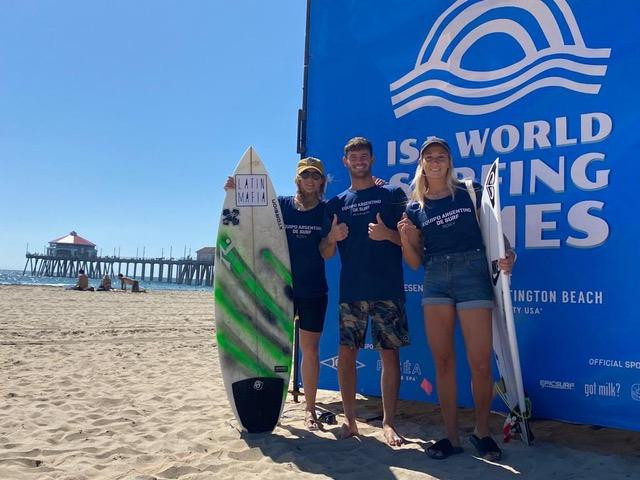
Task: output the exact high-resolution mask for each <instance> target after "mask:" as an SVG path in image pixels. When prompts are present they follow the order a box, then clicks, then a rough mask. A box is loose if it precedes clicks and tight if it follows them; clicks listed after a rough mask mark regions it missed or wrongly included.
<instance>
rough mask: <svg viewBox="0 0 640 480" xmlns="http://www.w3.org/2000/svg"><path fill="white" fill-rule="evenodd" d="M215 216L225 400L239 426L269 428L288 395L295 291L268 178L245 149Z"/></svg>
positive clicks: (252, 153) (217, 303)
mask: <svg viewBox="0 0 640 480" xmlns="http://www.w3.org/2000/svg"><path fill="white" fill-rule="evenodd" d="M233 175H234V177H235V184H236V188H235V189H229V190H227V192H226V195H225V199H224V204H223V206H222V211H221V214H220V224H219V227H218V237H217V241H216V256H215V270H214V298H215V321H216V340H217V347H218V356H219V360H220V369H221V372H222V379H223V382H224V386H225V389H226V392H227V397H228V399H229V404H230V405H231V408H232V410H233V413H234V414H235V416H236V418H237V420H238V422H239V424H240V425H241V426H242V429H243V430H244V431H247V432H250V433H259V432H270V431H272V430H273V429H274V428H275V426H276V424H277V423H278V419H279V418H280V415H281V413H282V407H283V406H284V402H285V400H286V395H287V388H288V386H289V376H290V370H291V354H292V348H293V334H294V331H293V290H292V286H291V266H290V263H289V250H288V247H287V237H286V233H285V225H284V222H283V220H282V213H281V211H280V205H279V203H278V199H277V197H276V193H275V191H274V189H273V185H272V183H271V180H270V179H269V175H268V173H267V171H266V170H265V167H264V164H263V163H262V161H261V160H260V157H259V156H258V154H257V153H256V151H255V150H254V149H253V147H249V148H248V149H247V151H246V152H245V153H244V155H243V156H242V158H241V159H240V162H239V163H238V165H237V167H236V169H235V171H234V173H233Z"/></svg>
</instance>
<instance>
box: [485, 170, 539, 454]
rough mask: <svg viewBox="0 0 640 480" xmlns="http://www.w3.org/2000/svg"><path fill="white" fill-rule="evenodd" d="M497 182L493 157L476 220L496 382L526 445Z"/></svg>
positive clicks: (526, 424) (526, 426) (527, 437)
mask: <svg viewBox="0 0 640 480" xmlns="http://www.w3.org/2000/svg"><path fill="white" fill-rule="evenodd" d="M499 186H500V182H499V172H498V159H496V160H495V162H493V165H491V168H490V169H489V172H488V173H487V177H486V178H485V181H484V188H483V190H482V201H481V211H480V219H479V220H480V230H481V231H482V238H483V240H484V244H485V248H486V253H487V261H488V262H489V272H490V274H491V281H492V284H493V292H494V295H495V302H496V305H495V308H494V309H493V350H494V353H495V357H496V363H497V365H498V371H499V373H500V377H501V379H500V382H499V383H498V385H497V386H498V391H499V393H500V394H501V396H502V398H503V400H504V401H505V403H506V404H507V407H508V408H509V410H510V418H511V420H512V421H513V422H514V424H515V426H516V431H519V432H520V435H521V437H522V439H523V441H525V442H526V443H527V445H531V444H532V443H533V434H532V433H531V429H530V428H529V422H528V418H529V415H530V413H531V412H530V408H529V406H528V403H527V399H526V398H525V394H524V388H523V384H522V372H521V369H520V355H519V353H518V340H517V337H516V328H515V322H514V319H513V307H512V305H511V290H510V286H509V275H505V274H504V273H502V271H501V270H500V269H499V268H498V259H500V258H504V256H505V244H504V237H503V232H502V218H501V210H500V190H499Z"/></svg>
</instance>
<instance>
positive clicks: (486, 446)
mask: <svg viewBox="0 0 640 480" xmlns="http://www.w3.org/2000/svg"><path fill="white" fill-rule="evenodd" d="M469 441H470V442H471V444H472V445H473V446H474V447H476V450H477V452H478V456H480V457H482V458H484V459H485V460H489V461H490V462H497V461H498V460H500V459H501V458H502V450H500V447H499V446H498V444H497V443H496V441H495V440H494V439H493V438H491V437H488V436H487V437H483V438H480V437H478V436H477V435H476V434H475V433H474V434H473V435H471V436H470V437H469Z"/></svg>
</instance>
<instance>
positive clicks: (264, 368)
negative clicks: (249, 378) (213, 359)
mask: <svg viewBox="0 0 640 480" xmlns="http://www.w3.org/2000/svg"><path fill="white" fill-rule="evenodd" d="M216 338H217V340H218V348H219V349H220V350H221V351H223V352H224V353H226V354H228V355H230V356H231V357H233V359H234V360H235V361H236V362H238V363H239V364H241V365H242V366H243V367H244V368H246V369H248V370H250V371H251V372H253V373H255V374H256V376H261V377H275V376H276V375H274V373H273V371H272V369H271V368H269V366H268V365H265V364H264V363H262V362H260V361H259V360H258V359H256V357H255V354H254V353H253V352H248V351H246V349H245V348H243V347H242V346H240V345H238V344H237V343H235V342H234V341H233V340H231V339H230V338H229V336H228V335H227V334H226V333H225V332H222V331H220V330H218V331H217V332H216Z"/></svg>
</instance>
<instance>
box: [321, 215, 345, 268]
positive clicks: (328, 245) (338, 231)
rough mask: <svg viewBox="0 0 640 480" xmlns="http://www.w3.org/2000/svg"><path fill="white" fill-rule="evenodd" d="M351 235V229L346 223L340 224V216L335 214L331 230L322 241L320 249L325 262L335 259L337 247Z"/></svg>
mask: <svg viewBox="0 0 640 480" xmlns="http://www.w3.org/2000/svg"><path fill="white" fill-rule="evenodd" d="M348 235H349V227H347V224H346V223H338V215H336V214H335V213H334V214H333V218H332V219H331V229H330V230H329V233H328V234H327V236H326V237H324V238H323V239H322V240H320V245H318V249H319V250H320V256H321V257H322V258H324V259H325V260H327V259H329V258H331V257H333V256H334V255H335V254H336V245H337V244H338V242H341V241H342V240H344V239H345V238H347V236H348Z"/></svg>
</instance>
